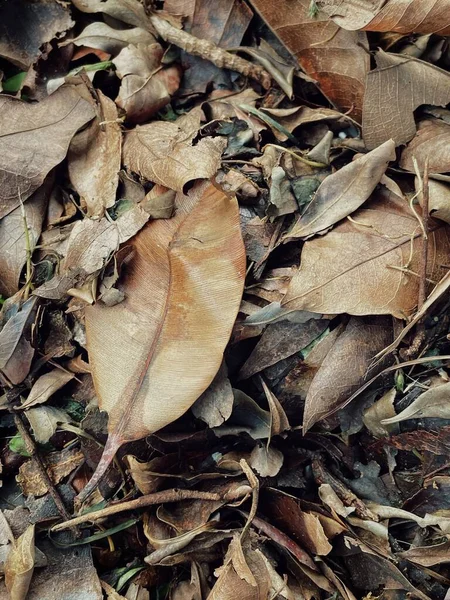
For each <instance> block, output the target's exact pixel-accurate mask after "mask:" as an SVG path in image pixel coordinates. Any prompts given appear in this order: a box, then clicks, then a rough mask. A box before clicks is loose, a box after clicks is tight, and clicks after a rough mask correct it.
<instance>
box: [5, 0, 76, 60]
mask: <svg viewBox="0 0 450 600" xmlns="http://www.w3.org/2000/svg"><path fill="white" fill-rule="evenodd" d="M18 15H20V19H19V20H20V27H18V26H17V22H18ZM73 25H74V21H72V19H71V17H70V13H69V10H68V6H65V5H63V4H60V3H58V2H48V1H47V0H36V2H33V3H30V2H27V0H14V1H7V2H2V5H1V7H0V56H1V57H2V58H5V59H6V60H9V61H11V62H12V63H13V64H14V65H16V66H18V67H20V68H21V69H25V70H26V69H28V67H31V65H32V64H33V63H34V62H35V61H36V60H37V59H38V58H39V57H40V56H41V54H42V47H45V45H46V44H47V43H48V42H51V41H52V40H53V39H55V38H57V37H58V35H59V34H64V33H65V32H66V31H67V30H68V29H70V28H71V27H73Z"/></svg>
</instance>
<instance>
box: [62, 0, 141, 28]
mask: <svg viewBox="0 0 450 600" xmlns="http://www.w3.org/2000/svg"><path fill="white" fill-rule="evenodd" d="M72 4H74V5H75V6H76V8H78V10H81V12H85V13H104V14H105V15H109V16H110V17H114V19H118V20H119V21H123V22H124V23H127V24H128V25H134V26H135V27H145V28H146V29H147V28H148V27H149V26H150V22H149V19H148V17H147V13H146V12H145V8H144V6H143V5H142V4H141V3H140V2H139V1H138V0H72Z"/></svg>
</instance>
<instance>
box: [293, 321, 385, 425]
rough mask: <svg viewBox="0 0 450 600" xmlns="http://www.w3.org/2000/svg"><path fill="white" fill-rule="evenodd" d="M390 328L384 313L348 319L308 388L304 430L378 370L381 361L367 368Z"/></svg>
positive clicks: (325, 415) (381, 367)
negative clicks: (383, 315) (380, 315)
mask: <svg viewBox="0 0 450 600" xmlns="http://www.w3.org/2000/svg"><path fill="white" fill-rule="evenodd" d="M392 336H393V331H392V324H391V323H390V319H389V318H387V317H375V318H374V317H370V318H355V317H353V318H352V319H350V321H349V323H348V325H347V327H346V329H345V331H344V332H343V333H341V335H340V336H339V337H338V338H337V340H336V342H335V343H334V345H333V347H332V348H331V350H330V351H329V352H328V354H327V355H326V357H325V358H324V360H323V362H322V364H321V366H320V368H319V370H318V371H317V373H316V375H315V377H314V379H313V380H312V382H311V385H310V387H309V390H308V394H307V396H306V401H305V411H304V415H303V433H306V432H307V431H308V430H309V429H311V427H312V426H313V425H314V424H315V423H317V421H320V420H321V419H323V418H325V417H327V416H328V415H330V414H332V413H333V412H335V411H336V410H338V409H339V408H340V406H341V405H342V404H343V403H344V402H345V401H346V400H347V399H348V398H349V397H350V396H351V395H352V393H353V392H355V391H356V390H357V389H358V388H359V387H360V386H361V384H362V383H364V381H366V380H367V379H370V378H372V377H373V376H374V375H376V374H377V373H378V372H380V371H381V370H382V369H383V367H384V365H383V364H381V363H379V364H378V365H377V366H376V367H375V368H373V369H370V370H369V371H368V368H369V366H370V364H371V362H372V359H373V355H374V353H375V352H376V351H377V350H378V349H382V348H385V347H386V346H387V345H388V344H389V343H390V342H391V340H392Z"/></svg>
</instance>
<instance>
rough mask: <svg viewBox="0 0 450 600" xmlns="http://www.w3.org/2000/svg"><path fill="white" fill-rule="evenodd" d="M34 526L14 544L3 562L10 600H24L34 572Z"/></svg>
mask: <svg viewBox="0 0 450 600" xmlns="http://www.w3.org/2000/svg"><path fill="white" fill-rule="evenodd" d="M34 559H35V547H34V525H29V526H28V527H27V529H26V531H25V533H23V534H22V535H21V536H20V537H19V538H18V539H17V540H16V541H15V542H14V545H13V547H12V549H11V551H10V553H9V555H8V558H7V559H6V562H5V583H6V589H7V590H8V592H9V597H10V600H25V599H26V597H27V594H28V590H29V588H30V583H31V578H32V577H33V571H34Z"/></svg>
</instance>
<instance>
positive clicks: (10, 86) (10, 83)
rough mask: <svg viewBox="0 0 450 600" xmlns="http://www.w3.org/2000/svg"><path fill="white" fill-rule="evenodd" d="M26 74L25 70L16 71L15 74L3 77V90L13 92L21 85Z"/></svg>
mask: <svg viewBox="0 0 450 600" xmlns="http://www.w3.org/2000/svg"><path fill="white" fill-rule="evenodd" d="M26 76H27V73H26V71H21V72H20V73H17V75H13V76H12V77H8V79H5V81H3V82H2V87H3V91H4V92H11V93H14V94H15V93H16V92H18V91H19V90H20V88H21V87H22V83H23V82H24V79H25V77H26Z"/></svg>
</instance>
